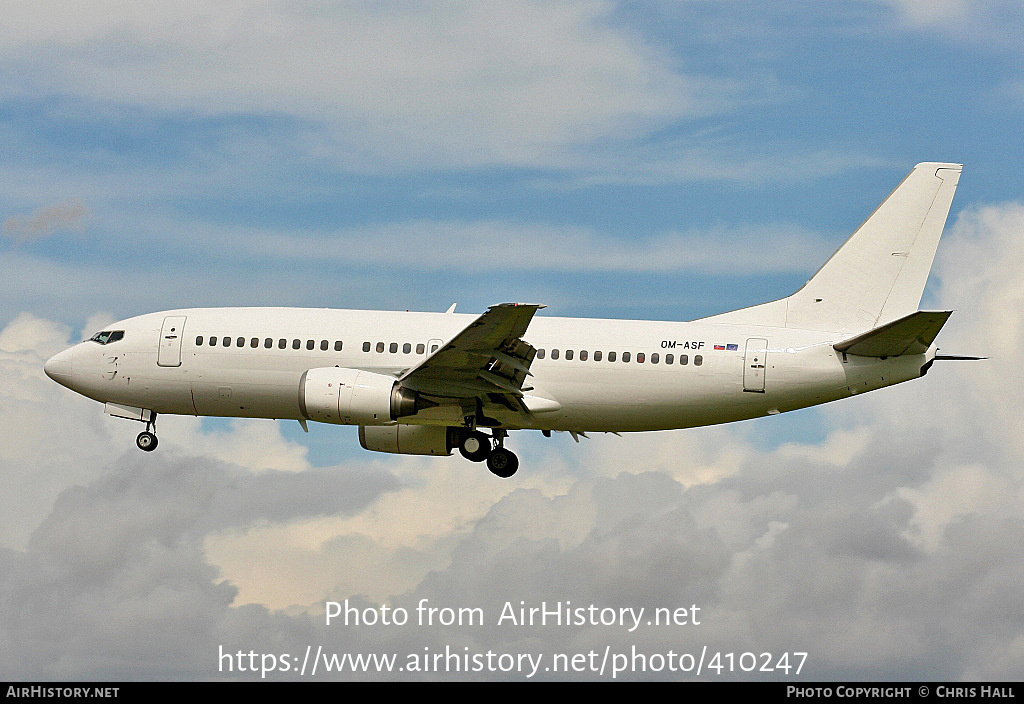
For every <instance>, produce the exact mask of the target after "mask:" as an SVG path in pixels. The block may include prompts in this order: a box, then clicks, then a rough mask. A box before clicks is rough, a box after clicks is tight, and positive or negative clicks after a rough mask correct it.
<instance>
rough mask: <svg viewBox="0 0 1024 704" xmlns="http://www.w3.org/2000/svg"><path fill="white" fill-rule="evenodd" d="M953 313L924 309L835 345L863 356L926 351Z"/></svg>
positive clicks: (841, 349)
mask: <svg viewBox="0 0 1024 704" xmlns="http://www.w3.org/2000/svg"><path fill="white" fill-rule="evenodd" d="M952 314H953V311H950V310H941V311H926V310H921V311H918V312H916V313H911V314H910V315H907V316H905V317H903V318H899V319H898V320H894V321H892V322H891V323H886V324H885V325H882V326H880V327H877V328H875V329H874V330H868V331H867V332H865V333H862V334H860V335H857V336H856V337H851V338H850V339H848V340H843V341H842V342H837V343H836V344H834V345H832V346H833V347H835V348H836V349H837V350H839V351H840V352H845V353H847V354H855V355H859V356H861V357H899V356H900V355H904V354H924V353H925V352H926V351H927V350H928V348H929V347H931V344H932V343H933V342H934V341H935V337H936V335H938V334H939V330H941V329H942V326H943V325H945V324H946V321H947V320H948V319H949V316H950V315H952Z"/></svg>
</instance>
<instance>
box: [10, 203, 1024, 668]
mask: <svg viewBox="0 0 1024 704" xmlns="http://www.w3.org/2000/svg"><path fill="white" fill-rule="evenodd" d="M1022 229H1024V210H1022V208H1021V206H1020V205H1019V204H1005V205H1001V206H989V207H979V208H975V209H971V210H968V211H967V212H965V213H964V214H963V215H962V216H961V217H960V218H959V219H958V220H957V222H956V223H955V225H953V226H952V227H951V231H950V233H949V234H948V235H947V242H946V243H945V245H944V247H943V248H942V249H941V250H940V252H941V254H940V259H939V261H938V264H937V273H938V274H939V280H938V283H939V284H940V285H939V287H938V289H937V291H934V292H933V293H932V295H933V297H934V298H935V299H936V300H937V302H938V303H939V304H940V305H945V306H951V307H954V308H956V309H957V313H956V314H955V316H954V318H953V320H951V322H950V328H949V329H948V330H944V331H943V336H942V337H941V338H940V343H941V344H942V345H943V346H944V348H945V347H947V346H949V347H950V348H952V347H956V348H958V350H967V351H969V352H981V353H990V354H992V359H990V360H988V361H986V362H975V363H966V362H964V363H953V362H949V363H945V364H942V363H937V364H936V365H935V366H934V367H933V368H932V370H931V371H930V372H929V374H928V376H927V377H925V378H924V379H922V380H916V381H913V382H909V383H907V384H903V385H900V386H897V387H894V388H891V389H886V390H882V391H879V392H874V393H871V394H865V395H863V396H860V397H856V398H853V399H849V400H846V401H841V402H838V403H835V404H832V405H830V406H827V407H825V408H824V409H823V410H822V411H821V412H822V413H824V414H825V420H826V424H827V426H828V431H827V433H826V436H825V438H824V439H823V440H822V441H820V442H807V441H804V442H796V443H788V444H783V445H781V446H778V447H774V448H763V447H759V446H757V445H756V444H754V443H753V442H752V441H751V440H750V439H749V437H750V435H749V434H748V433H747V432H746V431H745V428H746V427H747V426H744V425H742V424H741V425H737V426H727V427H721V428H707V429H693V430H688V431H679V432H673V433H651V434H645V435H635V436H628V437H624V438H615V437H598V438H596V439H594V440H591V441H589V443H585V444H583V445H581V446H580V447H575V446H574V447H573V448H571V450H570V451H565V450H564V446H561V445H558V444H557V441H548V442H549V444H547V445H538V446H532V445H529V444H527V445H526V446H527V447H528V449H529V451H530V454H531V455H533V456H532V457H528V456H526V454H525V452H524V468H523V470H522V476H517V477H516V478H515V479H514V480H512V482H496V481H495V480H493V479H491V478H490V477H488V476H485V475H483V474H481V473H480V472H479V467H474V466H471V465H468V464H466V463H461V460H459V459H458V458H452V459H450V460H443V459H440V460H433V459H417V458H404V459H403V458H389V457H388V458H380V459H376V458H375V459H373V460H371V461H368V462H365V463H362V462H353V463H349V464H348V465H347V466H344V467H335V468H330V469H327V468H324V469H318V468H312V467H309V466H308V465H302V463H301V462H302V455H301V452H295V451H293V452H292V454H291V455H288V456H289V457H291V459H290V460H289V463H290V465H291V466H289V467H287V469H289V470H291V471H281V469H270V468H266V467H258V466H252V467H247V466H241V465H239V464H232V463H230V462H228V461H227V459H228V458H221V459H218V458H217V457H216V456H214V453H213V452H212V449H211V448H210V447H203V445H202V443H201V442H195V443H193V442H192V441H197V440H201V439H202V437H203V436H204V435H206V434H204V433H203V432H202V431H201V429H198V428H196V427H190V426H189V425H188V424H185V423H184V421H183V424H182V425H180V426H178V427H176V428H173V430H174V431H175V432H177V433H180V434H181V436H182V438H184V439H186V440H188V441H189V442H190V443H192V445H194V447H193V446H192V445H190V447H191V449H189V450H187V449H186V448H185V447H183V446H176V445H175V444H174V442H172V441H171V438H170V436H169V435H167V433H166V432H165V439H166V447H165V443H161V451H160V452H158V453H157V454H156V455H153V456H144V455H142V454H141V453H137V452H129V451H127V450H124V451H122V450H120V449H117V448H122V447H124V445H125V443H124V433H123V432H119V433H118V435H119V437H117V438H111V437H108V436H107V435H106V432H107V431H106V430H105V428H106V426H105V425H104V424H101V423H96V422H95V419H96V416H97V414H98V413H99V409H98V408H97V407H96V406H95V404H91V403H89V402H83V403H82V404H80V407H75V406H72V405H67V406H66V407H67V410H66V411H64V413H65V414H66V416H65V421H64V422H65V424H67V425H68V427H69V428H70V429H71V430H70V431H69V432H75V433H77V434H78V436H79V437H80V438H81V440H80V442H81V444H82V446H83V448H84V449H85V450H86V451H85V452H84V453H80V454H77V455H74V456H72V453H68V454H66V455H64V456H61V455H60V454H59V453H60V451H61V450H60V445H59V444H58V445H55V443H53V442H52V437H53V434H52V431H51V432H50V433H48V434H45V435H44V434H43V433H41V432H39V430H38V429H35V430H33V429H32V428H31V427H27V428H24V429H23V430H22V432H20V433H19V434H18V436H17V440H16V441H15V440H11V439H10V438H8V439H7V440H5V442H4V444H0V449H2V450H3V451H4V452H5V453H6V454H5V455H4V457H5V459H4V465H3V466H4V475H5V479H6V477H7V476H8V475H9V474H12V473H15V474H16V472H17V471H18V468H19V467H20V466H21V465H26V466H27V467H28V468H32V467H34V466H42V467H43V468H44V470H45V471H49V472H51V473H53V474H54V475H55V476H57V477H58V478H59V481H58V482H56V483H57V484H60V485H61V486H60V489H59V490H58V491H57V492H55V493H51V494H50V497H49V502H50V504H49V508H48V509H47V510H46V511H44V512H42V513H43V515H41V516H40V515H39V512H37V513H36V518H35V519H34V521H33V526H32V528H33V530H32V532H31V536H30V537H29V538H28V539H27V540H26V541H24V542H23V543H22V544H20V545H12V544H8V545H7V547H6V548H5V549H3V550H2V551H0V626H2V628H3V630H4V632H5V634H7V636H8V637H5V639H4V641H3V643H2V644H0V673H3V674H5V675H7V676H11V675H12V673H16V674H17V676H19V677H25V676H31V677H38V678H97V677H125V678H132V677H155V678H160V677H226V676H228V675H226V674H224V673H222V672H219V671H218V658H217V655H218V652H219V650H218V648H219V646H224V648H225V650H226V651H229V652H235V651H237V650H242V651H244V652H249V651H250V650H255V651H257V652H273V653H282V652H292V653H296V654H299V655H301V653H302V652H304V651H305V648H306V646H307V645H312V646H313V648H314V649H315V648H316V647H317V646H319V645H322V646H323V647H324V648H325V649H326V650H327V651H329V652H339V653H340V652H378V653H379V652H395V653H398V654H400V655H401V656H402V657H405V656H407V655H408V654H409V653H414V654H418V653H423V652H431V653H433V652H443V649H444V648H445V646H449V647H451V648H453V649H454V650H456V651H457V652H474V653H475V652H485V651H487V650H488V649H490V650H492V651H494V652H499V653H516V652H532V653H543V654H544V655H545V657H547V658H550V657H551V655H552V654H553V653H555V652H564V653H578V652H579V653H586V652H589V651H590V650H599V651H600V650H603V648H604V647H605V646H611V648H612V651H613V652H629V649H630V648H631V647H632V646H633V645H636V646H637V649H638V650H639V651H641V652H646V653H667V652H668V650H673V651H675V652H676V653H677V654H678V653H682V652H699V651H700V650H701V648H703V646H705V645H706V646H707V647H708V649H709V651H710V652H715V651H718V650H721V651H725V652H743V651H750V652H758V653H760V652H773V653H781V652H786V651H789V652H793V651H806V652H807V653H808V656H807V663H806V665H805V668H804V675H805V676H807V677H811V678H814V679H830V678H839V679H859V678H863V679H873V680H878V679H894V680H900V679H943V680H953V679H982V678H984V679H1006V680H1015V679H1019V678H1020V677H1021V675H1022V674H1024V671H1022V669H1021V658H1020V655H1021V653H1022V645H1021V640H1020V632H1021V625H1022V624H1021V615H1020V609H1019V585H1020V583H1021V580H1022V579H1024V567H1022V565H1024V545H1022V543H1021V541H1020V540H1019V535H1020V533H1021V531H1022V530H1024V520H1022V519H1021V515H1022V514H1024V511H1022V509H1024V485H1022V481H1021V478H1020V473H1019V467H1020V466H1021V461H1022V460H1024V447H1022V441H1021V439H1020V433H1019V427H1018V425H1019V423H1018V421H1017V418H1016V414H1015V408H1016V403H1015V399H1017V398H1019V397H1020V395H1021V393H1022V392H1024V389H1021V388H1020V385H1021V383H1022V382H1021V377H1020V375H1019V374H1016V367H1015V365H1016V357H1015V355H1014V354H1013V351H1014V350H1016V349H1019V348H1020V345H1021V344H1022V343H1024V340H1021V339H1020V337H1021V335H1022V334H1024V327H1022V326H1020V325H1018V324H1017V322H1019V321H1020V320H1021V319H1024V300H1022V299H1021V298H1020V296H1019V295H1018V294H1017V293H1016V291H1017V286H1018V272H1017V271H1016V269H1015V267H1014V262H1016V261H1020V259H1021V257H1022V256H1024V242H1022V240H1021V238H1020V237H1019V233H1020V232H1021V230H1022ZM972 262H984V263H985V264H984V266H981V265H973V264H972ZM954 321H957V322H956V325H955V326H954ZM62 337H66V330H62V329H61V328H60V327H59V326H56V325H54V324H52V323H48V322H46V321H40V320H39V319H36V318H30V317H23V318H21V319H19V320H18V321H16V324H12V325H11V326H9V327H8V328H7V329H6V330H4V331H3V332H2V333H0V342H2V343H3V344H2V345H0V349H2V350H6V351H5V352H4V355H5V356H4V357H3V361H4V364H5V365H7V366H6V368H5V369H6V371H8V372H9V378H13V379H15V380H17V383H15V384H13V385H9V386H6V387H4V392H3V393H4V399H3V401H4V403H3V404H0V407H2V408H4V409H5V410H9V411H10V412H11V413H12V416H11V417H12V418H14V417H15V416H16V414H17V413H19V412H20V413H21V414H32V413H35V414H36V416H37V417H38V418H44V417H45V416H46V413H47V411H48V409H49V408H50V407H51V406H56V407H60V406H61V405H62V404H61V403H60V401H61V400H63V402H73V397H68V396H67V395H66V392H64V391H63V390H62V389H59V387H54V390H53V393H52V394H50V393H49V391H48V389H47V387H46V386H45V385H44V384H43V383H42V382H43V381H44V380H43V379H41V378H40V377H39V375H38V372H33V371H32V369H33V368H36V369H37V368H38V363H39V360H40V359H42V358H43V357H44V356H45V355H46V354H47V353H48V352H49V350H50V349H52V348H54V347H56V346H59V344H61V339H62ZM979 345H983V346H984V349H979V348H978V346H979ZM33 365H36V366H35V367H33ZM10 374H13V376H10ZM37 382H38V383H37ZM168 420H170V419H168ZM120 422H121V423H124V421H120ZM758 422H761V421H758ZM764 422H766V423H770V422H771V419H768V420H766V421H764ZM166 430H167V429H166V428H165V431H166ZM226 432H227V433H228V434H229V435H230V434H232V433H234V432H236V431H235V430H229V431H226ZM237 432H238V433H239V437H240V438H241V437H242V436H243V435H244V433H243V431H242V430H241V429H239V430H237ZM514 440H515V438H514ZM538 447H540V448H544V449H536V448H538ZM112 448H113V449H112ZM552 448H553V449H552ZM164 450H169V451H168V452H164ZM19 452H20V453H21V454H20V455H18V454H17V453H19ZM50 454H54V457H53V458H52V459H51V458H50ZM286 454H287V453H286ZM33 455H35V456H36V457H37V458H38V459H34V460H33V459H29V458H30V457H32V456H33ZM243 458H244V455H243ZM245 461H246V462H247V463H248V462H249V460H245ZM47 467H50V469H48V470H47V469H46V468H47ZM282 469H283V468H282ZM294 470H299V471H294ZM474 470H476V471H474ZM75 472H78V473H77V474H76V473H75ZM12 506H13V504H12ZM5 508H6V507H5ZM297 547H298V548H301V550H299V551H296V548H297ZM375 555H376V556H377V557H376V558H375ZM318 563H319V566H318ZM300 583H301V584H300ZM289 593H290V594H292V595H293V597H294V598H293V600H291V605H290V606H289V608H287V609H285V608H279V607H281V606H283V605H284V604H286V603H287V602H288V601H289V600H288V599H287V597H288V594H289ZM243 594H246V595H248V596H247V597H246V598H240V595H243ZM327 598H331V599H337V600H344V599H346V598H347V599H351V600H352V602H353V603H354V604H358V605H360V606H361V607H366V608H370V609H371V610H372V609H373V608H374V607H375V605H379V604H380V603H383V602H385V601H386V603H388V604H389V605H390V606H391V607H403V608H407V609H409V610H410V613H414V610H415V608H416V605H417V604H418V603H420V600H422V599H427V600H428V603H429V604H431V605H435V606H448V607H452V608H457V607H478V608H480V609H481V610H482V611H483V613H484V614H485V615H486V617H487V620H486V622H485V623H483V624H480V625H473V626H463V627H455V626H450V627H449V626H442V627H432V628H429V627H419V626H414V625H408V626H404V627H398V626H393V627H384V626H376V627H373V626H364V627H360V628H353V627H345V626H342V625H337V624H335V625H332V626H330V627H325V626H324V625H323V620H322V614H323V609H324V605H323V600H324V599H327ZM520 601H523V602H526V605H527V606H540V602H542V601H547V602H548V603H549V604H550V603H552V602H558V601H561V602H563V603H564V602H565V601H571V602H572V603H573V604H574V605H577V606H586V605H589V604H591V603H593V604H596V605H598V606H611V607H634V608H639V607H644V608H645V609H651V608H655V607H671V608H678V607H690V606H691V605H694V604H696V605H698V606H700V607H701V611H700V621H701V623H700V625H699V626H698V625H689V626H673V627H660V626H659V627H653V626H647V625H645V624H644V625H641V626H640V627H639V628H638V629H637V630H636V631H634V632H632V633H630V632H628V630H627V629H625V628H617V627H609V626H572V627H552V626H548V627H543V628H542V627H518V626H511V625H510V624H507V623H506V624H504V625H500V626H499V625H497V623H496V621H497V617H498V615H499V614H500V613H501V611H502V609H503V608H504V604H505V602H512V603H513V604H514V605H516V606H518V605H519V602H520ZM648 613H650V612H649V611H648ZM465 649H468V650H465ZM220 662H223V661H220ZM549 663H550V659H549V660H547V661H546V664H549ZM231 676H234V677H250V676H251V675H249V674H247V673H243V674H239V673H238V672H233V673H231ZM256 676H257V677H258V675H256ZM273 676H274V677H287V676H289V675H288V674H284V673H278V674H275V675H273ZM343 676H344V677H345V678H346V679H351V678H352V677H353V675H352V674H351V673H345V675H343ZM401 676H402V677H415V676H418V675H414V674H411V673H404V674H402V675H401ZM424 676H425V677H434V676H435V675H432V674H431V675H424ZM471 676H479V675H476V674H471ZM500 676H502V677H503V678H506V679H507V678H508V677H510V676H518V675H500ZM556 676H560V675H555V674H552V673H547V672H541V673H539V674H538V677H552V678H553V677H556ZM631 676H634V677H638V678H640V677H645V676H646V677H659V678H667V677H669V676H671V677H673V678H674V677H675V675H669V674H668V673H665V672H660V673H650V672H648V673H637V674H634V675H631ZM734 676H735V677H737V678H746V677H748V675H734ZM764 676H765V675H763V674H761V673H758V675H757V677H758V678H762V677H764ZM394 677H397V675H392V678H394ZM724 678H725V677H723V679H724Z"/></svg>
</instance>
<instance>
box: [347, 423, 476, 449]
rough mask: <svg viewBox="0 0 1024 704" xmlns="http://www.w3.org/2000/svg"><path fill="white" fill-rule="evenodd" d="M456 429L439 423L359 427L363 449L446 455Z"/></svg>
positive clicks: (454, 437) (454, 439) (453, 439)
mask: <svg viewBox="0 0 1024 704" xmlns="http://www.w3.org/2000/svg"><path fill="white" fill-rule="evenodd" d="M456 431H457V428H447V427H445V426H443V425H403V424H401V423H396V424H394V425H386V426H365V425H361V426H359V444H360V445H362V446H363V449H364V450H373V451H374V452H393V453H395V454H399V455H450V454H452V448H453V447H454V446H455V443H456V442H457V440H458V438H457V434H456Z"/></svg>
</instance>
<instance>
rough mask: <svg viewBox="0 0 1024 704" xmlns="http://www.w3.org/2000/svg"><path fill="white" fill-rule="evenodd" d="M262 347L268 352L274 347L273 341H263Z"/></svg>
mask: <svg viewBox="0 0 1024 704" xmlns="http://www.w3.org/2000/svg"><path fill="white" fill-rule="evenodd" d="M263 346H264V347H266V348H267V349H268V350H269V349H270V348H271V347H273V346H274V341H273V340H271V339H270V338H269V337H268V338H266V339H265V340H263Z"/></svg>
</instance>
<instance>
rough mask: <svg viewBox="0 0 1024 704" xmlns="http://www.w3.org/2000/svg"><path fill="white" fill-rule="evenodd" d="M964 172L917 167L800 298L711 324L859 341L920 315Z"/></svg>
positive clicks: (928, 165)
mask: <svg viewBox="0 0 1024 704" xmlns="http://www.w3.org/2000/svg"><path fill="white" fill-rule="evenodd" d="M962 168H963V167H962V165H961V164H943V163H936V162H926V163H922V164H918V165H917V166H915V167H914V170H913V171H911V172H910V174H909V175H908V176H907V177H906V178H905V179H903V182H902V183H900V185H899V186H897V187H896V190H894V191H893V192H892V193H891V194H890V195H889V197H888V198H886V199H885V201H883V202H882V204H881V205H880V206H878V208H877V209H876V210H875V212H873V213H872V214H871V216H870V217H868V219H867V220H865V221H864V223H863V224H862V225H861V226H860V227H859V228H857V231H856V232H854V233H853V235H851V236H850V238H849V239H848V240H847V241H846V242H845V243H844V244H843V246H842V247H840V248H839V250H838V251H837V252H836V253H835V254H833V255H832V257H831V258H829V260H828V261H827V262H825V264H824V266H822V267H821V268H820V269H819V270H818V272H817V273H816V274H815V275H814V276H813V277H811V279H810V281H808V282H807V283H806V284H804V286H803V288H801V289H800V290H799V291H797V292H796V293H794V294H793V295H792V296H790V297H789V298H784V299H781V300H778V301H772V302H771V303H764V304H761V305H758V306H753V307H751V308H743V309H741V310H736V311H732V312H730V313H723V314H721V315H716V316H713V317H711V318H705V320H709V321H711V320H713V321H714V322H716V323H737V324H744V325H759V324H760V325H773V326H779V327H789V328H802V329H807V330H822V331H829V332H843V333H853V332H861V331H864V330H870V329H872V328H874V327H876V326H879V325H883V324H885V323H888V322H891V321H893V320H896V319H898V318H902V317H904V316H907V315H909V314H911V313H914V312H916V311H917V308H918V305H919V304H920V302H921V295H922V294H923V293H924V286H925V283H927V281H928V273H929V271H931V267H932V260H933V259H934V258H935V250H936V248H937V247H938V244H939V237H940V236H941V235H942V228H943V226H944V225H945V223H946V217H947V216H948V215H949V208H950V205H951V204H952V202H953V193H954V192H955V191H956V186H957V183H958V181H959V179H960V171H961V169H962Z"/></svg>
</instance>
